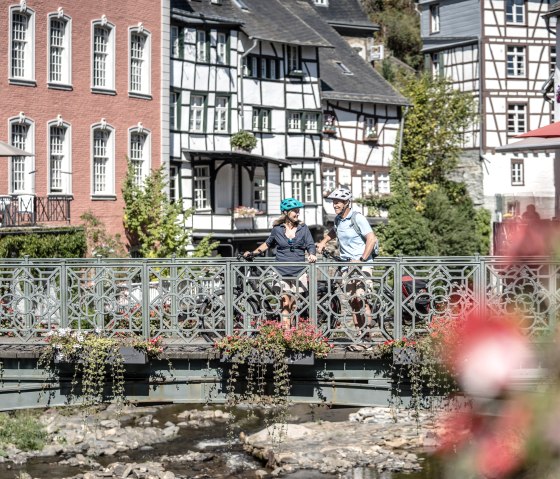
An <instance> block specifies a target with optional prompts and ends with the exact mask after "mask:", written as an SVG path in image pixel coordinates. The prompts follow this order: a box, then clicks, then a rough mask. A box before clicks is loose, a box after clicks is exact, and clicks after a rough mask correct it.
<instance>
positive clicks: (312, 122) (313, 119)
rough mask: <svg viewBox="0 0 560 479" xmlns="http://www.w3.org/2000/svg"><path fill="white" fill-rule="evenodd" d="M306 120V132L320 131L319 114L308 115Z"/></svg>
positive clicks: (305, 116)
mask: <svg viewBox="0 0 560 479" xmlns="http://www.w3.org/2000/svg"><path fill="white" fill-rule="evenodd" d="M304 118H305V123H304V129H305V131H319V113H306V114H305V115H304Z"/></svg>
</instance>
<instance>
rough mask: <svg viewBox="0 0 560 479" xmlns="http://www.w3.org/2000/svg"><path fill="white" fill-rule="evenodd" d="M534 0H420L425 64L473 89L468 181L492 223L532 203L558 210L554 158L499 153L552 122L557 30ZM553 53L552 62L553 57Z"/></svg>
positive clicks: (547, 211) (546, 212)
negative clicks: (474, 105) (476, 114)
mask: <svg viewBox="0 0 560 479" xmlns="http://www.w3.org/2000/svg"><path fill="white" fill-rule="evenodd" d="M547 9H548V3H547V2H540V1H536V0H503V1H497V2H494V1H489V0H484V1H481V2H479V1H475V0H458V1H457V0H454V1H450V0H436V1H434V0H420V2H419V10H420V12H421V34H422V39H423V44H424V47H423V52H424V56H425V65H426V68H427V69H428V70H431V72H432V74H433V75H442V76H445V77H446V78H449V79H450V80H451V81H452V82H453V83H454V85H455V86H456V87H457V88H458V89H461V90H462V91H467V92H472V94H473V95H474V96H475V98H476V99H477V101H478V104H479V119H478V121H477V124H476V125H474V126H473V129H472V131H471V132H469V134H467V135H465V140H464V154H463V158H462V160H463V162H462V167H463V172H464V174H463V179H464V180H465V181H466V182H467V184H468V185H469V186H470V190H471V194H472V196H473V200H474V201H475V203H478V204H483V205H484V206H485V207H486V208H488V209H489V210H490V211H492V212H493V215H494V221H501V220H502V218H504V217H508V216H517V215H520V214H521V213H522V212H523V211H524V210H525V208H526V206H527V205H528V204H534V205H535V206H536V208H537V210H538V211H539V213H540V215H541V217H542V218H546V217H551V216H553V214H554V188H553V180H552V178H553V174H552V172H553V155H552V154H550V153H547V152H540V153H535V154H527V153H523V152H508V153H501V152H496V148H497V147H500V146H502V145H505V144H507V143H509V142H510V141H512V139H513V137H514V136H515V135H518V134H520V133H523V132H525V131H528V130H531V129H535V128H539V127H541V126H545V125H548V124H549V123H550V121H551V116H552V113H553V112H552V107H551V101H550V99H549V98H547V96H546V92H547V91H548V90H549V88H548V85H549V84H550V76H551V70H552V71H553V65H554V62H555V49H554V37H553V33H552V32H551V31H550V30H549V29H548V28H547V25H546V22H545V20H544V19H543V18H542V14H543V13H546V11H547ZM551 58H552V61H551Z"/></svg>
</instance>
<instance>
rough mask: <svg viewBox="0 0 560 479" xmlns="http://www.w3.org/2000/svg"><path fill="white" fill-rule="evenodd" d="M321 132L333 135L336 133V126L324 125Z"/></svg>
mask: <svg viewBox="0 0 560 479" xmlns="http://www.w3.org/2000/svg"><path fill="white" fill-rule="evenodd" d="M323 133H324V134H325V135H334V134H335V133H336V128H335V127H334V126H331V125H325V126H323Z"/></svg>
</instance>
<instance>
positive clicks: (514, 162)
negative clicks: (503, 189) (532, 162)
mask: <svg viewBox="0 0 560 479" xmlns="http://www.w3.org/2000/svg"><path fill="white" fill-rule="evenodd" d="M524 185H525V161H524V160H523V158H512V159H511V186H524Z"/></svg>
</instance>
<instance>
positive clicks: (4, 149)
mask: <svg viewBox="0 0 560 479" xmlns="http://www.w3.org/2000/svg"><path fill="white" fill-rule="evenodd" d="M0 156H35V155H34V154H33V153H28V152H27V151H24V150H21V149H19V148H16V147H15V146H12V145H9V144H8V143H6V142H4V141H0Z"/></svg>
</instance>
